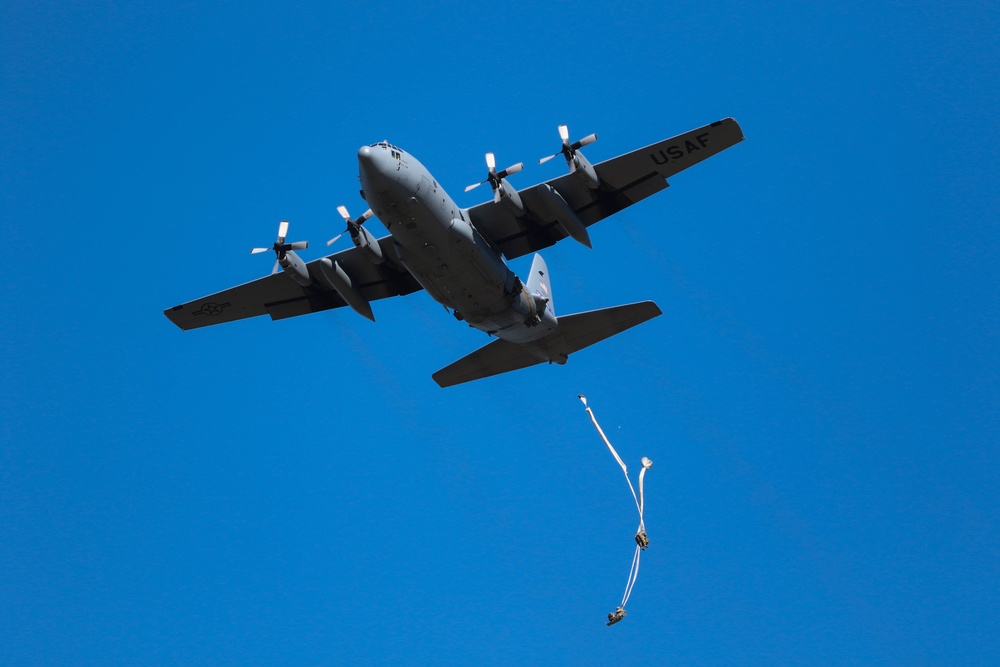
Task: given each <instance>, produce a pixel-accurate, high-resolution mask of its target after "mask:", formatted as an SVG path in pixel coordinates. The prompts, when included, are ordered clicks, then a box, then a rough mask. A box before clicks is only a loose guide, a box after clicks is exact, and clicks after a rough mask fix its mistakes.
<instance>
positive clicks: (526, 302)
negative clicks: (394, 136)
mask: <svg viewBox="0 0 1000 667" xmlns="http://www.w3.org/2000/svg"><path fill="white" fill-rule="evenodd" d="M358 166H359V176H360V179H361V188H362V192H363V194H364V197H365V200H366V202H367V203H368V206H369V207H370V208H371V209H372V212H373V213H374V214H375V216H377V217H378V219H379V220H380V221H381V222H382V224H383V225H385V227H386V229H387V230H388V231H389V233H390V234H391V235H392V238H393V241H394V247H395V250H396V257H397V258H398V260H399V262H400V263H401V264H402V265H403V266H405V267H406V269H407V270H408V271H409V272H410V273H411V274H412V275H413V277H414V278H415V279H416V280H417V282H418V283H420V285H421V287H423V288H424V289H425V290H427V293H428V294H430V295H431V297H432V298H434V300H435V301H437V302H439V303H441V304H443V305H444V306H445V307H446V308H450V309H451V310H452V311H454V314H455V317H457V318H459V319H464V320H465V321H466V322H468V323H469V325H470V326H472V327H475V328H476V329H480V330H482V331H485V332H487V333H489V334H492V335H495V336H497V337H498V338H501V339H503V340H507V341H510V342H513V343H530V342H532V341H536V340H539V339H541V338H543V337H544V336H546V335H547V334H549V333H551V332H552V331H553V330H554V329H556V327H557V321H556V317H555V315H554V313H553V312H552V308H551V307H546V301H545V300H544V299H543V298H541V297H539V296H536V295H533V294H529V293H528V291H527V290H526V289H525V287H524V285H523V284H522V282H521V280H520V279H518V277H517V276H516V275H515V274H514V273H513V272H512V271H511V270H510V269H509V268H508V267H507V265H506V263H505V262H504V260H503V257H502V256H501V254H500V251H499V250H497V249H496V248H494V247H493V246H491V245H490V243H489V242H488V241H487V240H486V239H485V238H484V237H483V236H482V235H480V234H479V232H478V231H477V230H476V229H475V228H474V227H473V226H472V224H471V223H470V222H469V216H468V215H467V213H466V211H465V210H464V209H462V208H460V207H459V206H458V205H457V204H455V201H454V200H453V199H452V198H451V197H450V196H449V195H448V193H447V192H445V191H444V188H442V187H441V186H440V185H438V183H437V181H436V180H435V179H434V177H433V176H432V175H431V173H430V172H429V171H428V170H427V168H426V167H424V165H422V164H421V163H420V162H419V161H418V160H417V159H416V158H414V157H413V156H412V155H410V154H408V153H406V152H405V151H403V150H400V149H399V148H397V147H395V146H393V145H391V144H388V143H386V142H382V143H378V144H373V145H371V146H364V147H362V148H361V149H360V150H359V151H358Z"/></svg>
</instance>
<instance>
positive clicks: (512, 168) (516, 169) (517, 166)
mask: <svg viewBox="0 0 1000 667" xmlns="http://www.w3.org/2000/svg"><path fill="white" fill-rule="evenodd" d="M522 169H524V163H523V162H518V163H517V164H512V165H510V166H509V167H507V168H506V169H504V170H503V171H501V172H500V173H499V174H497V175H498V176H500V178H507V177H508V176H510V175H511V174H516V173H517V172H519V171H521V170H522Z"/></svg>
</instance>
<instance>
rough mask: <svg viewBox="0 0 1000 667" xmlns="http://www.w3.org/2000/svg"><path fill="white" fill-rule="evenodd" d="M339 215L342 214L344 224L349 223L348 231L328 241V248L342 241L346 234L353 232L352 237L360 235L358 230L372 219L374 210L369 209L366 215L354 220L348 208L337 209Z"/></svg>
mask: <svg viewBox="0 0 1000 667" xmlns="http://www.w3.org/2000/svg"><path fill="white" fill-rule="evenodd" d="M337 213H340V217H342V218H343V219H344V222H346V223H347V229H345V230H344V231H342V232H340V233H339V234H337V235H336V236H334V237H333V238H332V239H330V240H329V241H327V242H326V244H327V245H328V246H330V245H333V244H334V243H336V242H337V241H338V240H339V239H340V237H341V236H343V235H344V234H346V233H347V232H351V236H355V235H356V234H357V233H358V230H359V229H360V228H361V225H363V224H365V221H367V220H368V218H370V217H372V215H374V214H373V213H372V210H371V209H368V210H367V211H365V212H364V213H362V214H361V217H359V218H357V219H354V220H352V219H351V214H350V213H348V212H347V207H346V206H338V207H337Z"/></svg>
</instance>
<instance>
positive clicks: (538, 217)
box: [469, 118, 743, 259]
mask: <svg viewBox="0 0 1000 667" xmlns="http://www.w3.org/2000/svg"><path fill="white" fill-rule="evenodd" d="M741 141H743V130H742V129H741V128H740V125H739V123H737V122H736V121H735V120H733V119H732V118H725V119H723V120H720V121H716V122H714V123H711V124H709V125H706V126H704V127H699V128H698V129H696V130H691V131H690V132H686V133H684V134H680V135H678V136H676V137H673V138H671V139H666V140H664V141H660V142H658V143H655V144H652V145H649V146H646V147H645V148H640V149H638V150H634V151H632V152H631V153H626V154H624V155H619V156H618V157H616V158H611V159H610V160H605V161H604V162H600V163H598V164H595V165H594V169H595V170H596V171H597V175H598V177H599V178H600V181H601V186H600V188H599V189H597V190H591V189H590V188H588V187H587V186H586V184H585V183H584V182H583V181H582V180H581V179H580V178H579V177H577V175H576V174H564V175H563V176H560V177H558V178H553V179H551V180H549V181H546V182H545V183H540V184H538V185H533V186H531V187H528V188H525V189H523V190H519V191H518V194H519V195H520V196H521V201H522V202H523V203H524V207H525V209H526V211H527V214H526V215H525V216H524V217H518V216H515V215H514V214H513V213H511V212H510V211H509V210H508V209H507V208H506V207H504V206H503V205H502V204H497V203H495V202H493V201H488V202H485V203H483V204H479V205H478V206H474V207H472V208H470V209H469V216H470V218H471V219H472V223H473V224H474V225H475V226H476V229H478V230H479V233H480V234H482V235H483V236H485V237H486V238H488V239H489V240H490V241H491V242H492V243H494V244H495V245H496V246H497V247H498V248H499V249H500V250H501V251H502V252H503V254H504V256H505V257H506V258H507V259H513V258H515V257H521V256H522V255H526V254H528V253H529V252H535V251H536V250H540V249H542V248H547V247H549V246H550V245H553V244H555V243H556V242H557V241H560V240H562V239H564V238H566V236H567V234H566V232H565V231H563V228H562V226H561V225H559V223H557V222H556V219H555V216H554V215H553V214H552V213H551V212H550V210H549V206H548V204H547V203H546V201H545V199H543V195H542V194H541V193H540V192H539V189H540V188H541V187H542V186H543V185H548V186H550V187H552V188H554V189H555V190H556V191H557V192H558V193H559V194H560V195H562V197H563V199H565V200H566V203H567V204H568V205H569V207H570V208H571V209H573V211H574V212H575V213H576V215H577V217H579V219H580V221H581V222H582V223H583V224H584V225H586V226H587V227H589V226H590V225H592V224H594V223H595V222H598V221H600V220H603V219H604V218H606V217H608V216H610V215H613V214H615V213H617V212H618V211H621V210H622V209H624V208H627V207H629V206H631V205H632V204H634V203H636V202H638V201H640V200H642V199H645V198H646V197H648V196H650V195H652V194H655V193H657V192H659V191H660V190H663V189H664V188H666V187H667V185H668V183H667V179H668V178H670V177H671V176H673V175H674V174H677V173H678V172H681V171H683V170H684V169H687V168H688V167H690V166H692V165H694V164H697V163H699V162H701V161H702V160H704V159H706V158H709V157H711V156H713V155H715V154H716V153H720V152H722V151H724V150H725V149H727V148H729V147H730V146H733V145H735V144H738V143H739V142H741Z"/></svg>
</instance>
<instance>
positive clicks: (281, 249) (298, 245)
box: [250, 220, 309, 275]
mask: <svg viewBox="0 0 1000 667" xmlns="http://www.w3.org/2000/svg"><path fill="white" fill-rule="evenodd" d="M287 235H288V221H287V220H282V221H281V222H280V223H279V224H278V240H277V241H275V242H274V245H273V246H271V247H270V248H254V249H253V250H251V251H250V254H251V255H259V254H260V253H262V252H267V251H268V250H273V251H274V254H275V256H276V257H277V259H275V260H274V268H273V269H271V274H272V275H273V274H275V273H277V272H278V262H280V261H281V260H283V259H284V258H285V253H287V252H288V251H289V250H305V249H306V248H308V247H309V241H296V242H294V243H285V237H286V236H287Z"/></svg>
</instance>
